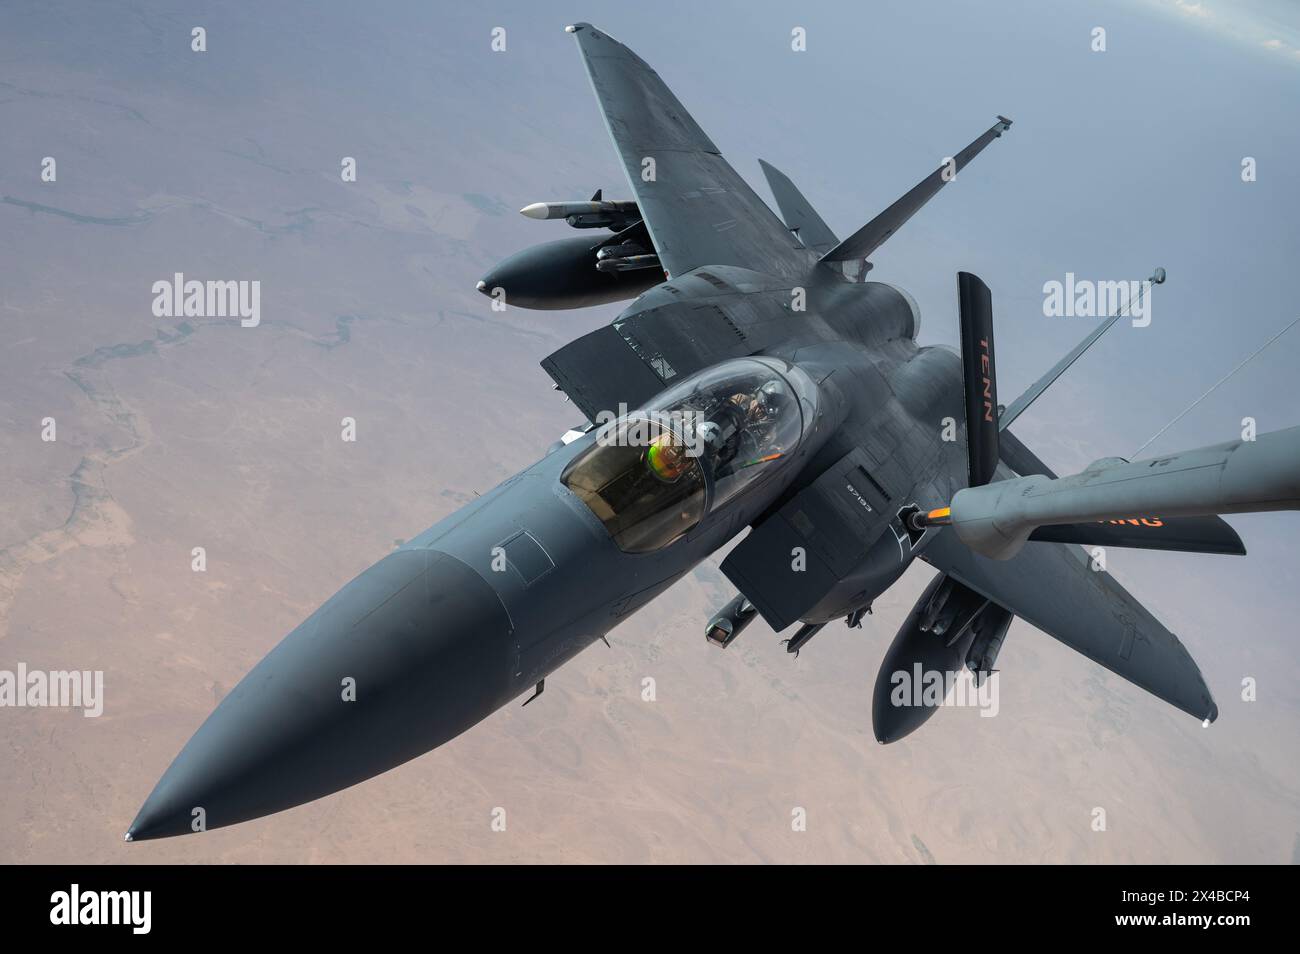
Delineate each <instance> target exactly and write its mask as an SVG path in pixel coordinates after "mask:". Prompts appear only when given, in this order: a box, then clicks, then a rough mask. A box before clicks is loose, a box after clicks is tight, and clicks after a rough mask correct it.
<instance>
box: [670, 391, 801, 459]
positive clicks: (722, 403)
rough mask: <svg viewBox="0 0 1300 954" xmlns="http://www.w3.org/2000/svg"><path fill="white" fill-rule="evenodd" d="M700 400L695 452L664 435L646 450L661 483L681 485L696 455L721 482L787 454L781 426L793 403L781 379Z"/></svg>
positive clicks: (705, 396) (685, 444) (694, 434)
mask: <svg viewBox="0 0 1300 954" xmlns="http://www.w3.org/2000/svg"><path fill="white" fill-rule="evenodd" d="M700 397H701V399H702V400H701V401H700V402H699V405H698V406H697V409H696V411H695V419H696V420H702V423H699V424H698V425H696V426H695V427H694V431H693V434H692V436H693V437H694V438H695V440H694V441H693V443H694V445H695V449H694V450H692V448H691V447H688V446H687V443H686V442H684V441H682V440H681V439H680V438H679V437H677V436H676V435H674V434H672V433H670V432H667V431H665V432H664V433H662V434H660V435H659V436H658V437H657V438H655V440H654V441H653V442H652V443H651V445H650V447H649V448H648V449H647V451H646V463H647V464H648V465H649V467H650V470H651V472H652V473H653V474H654V475H655V476H656V477H658V478H659V479H660V480H663V481H666V482H669V483H671V482H673V481H675V480H677V479H678V478H679V477H680V476H681V475H682V474H683V473H685V472H686V469H687V468H688V466H689V464H690V458H691V457H692V456H703V457H704V458H706V460H707V461H708V463H709V465H710V469H711V470H712V472H713V476H714V478H715V479H718V478H720V477H724V476H727V475H729V474H731V473H734V472H735V471H738V470H742V469H744V468H747V467H751V466H754V465H755V464H761V463H766V462H767V461H771V460H776V459H777V458H779V457H780V456H781V455H782V453H783V452H784V450H785V449H784V448H782V447H780V446H777V444H778V442H777V440H776V435H777V434H778V433H779V432H780V428H779V426H778V424H779V423H780V421H781V418H782V416H783V414H785V413H786V412H787V410H788V409H789V406H790V405H791V403H792V402H791V400H790V396H789V395H788V393H787V388H786V385H785V383H784V382H782V381H781V380H780V379H779V378H771V379H769V380H767V381H766V382H764V383H763V384H762V385H760V386H759V387H758V388H756V389H755V390H753V391H749V390H744V391H738V392H734V393H732V394H729V395H727V394H724V395H717V394H714V395H700ZM796 413H797V411H796Z"/></svg>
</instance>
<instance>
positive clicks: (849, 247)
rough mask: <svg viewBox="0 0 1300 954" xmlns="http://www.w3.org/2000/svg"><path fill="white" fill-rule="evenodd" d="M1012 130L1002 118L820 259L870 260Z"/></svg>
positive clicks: (1007, 121) (826, 260)
mask: <svg viewBox="0 0 1300 954" xmlns="http://www.w3.org/2000/svg"><path fill="white" fill-rule="evenodd" d="M1010 128H1011V120H1009V119H1007V118H1006V117H1005V116H999V117H998V121H997V122H996V123H995V124H994V125H993V126H992V128H990V129H989V131H988V132H986V133H985V134H984V135H982V136H980V137H979V138H978V139H976V140H975V141H974V142H973V143H971V144H970V145H969V146H967V147H966V148H965V149H963V150H962V151H961V152H959V153H957V155H955V156H953V157H952V161H951V162H945V163H944V164H943V165H941V166H940V167H939V168H938V169H936V170H934V172H932V173H930V174H929V175H928V176H926V177H925V178H924V179H922V180H921V181H920V182H918V183H917V184H916V185H915V186H913V187H912V190H911V191H910V192H908V193H907V194H906V195H904V196H903V197H902V198H901V199H899V200H898V201H897V202H895V203H894V204H893V205H891V206H890V207H889V208H887V209H885V211H884V212H881V213H880V214H879V215H877V216H876V217H875V218H874V219H872V220H871V221H870V222H868V223H867V224H866V225H864V226H862V228H860V229H858V230H857V231H856V232H854V233H853V234H852V235H850V236H849V237H848V238H846V239H845V240H844V241H843V242H841V243H840V244H839V245H836V246H835V247H834V248H833V249H831V250H830V251H829V252H827V253H826V254H825V255H823V256H822V257H821V260H822V261H823V262H848V261H853V260H855V259H860V258H868V257H869V256H870V255H871V253H872V252H874V251H875V250H876V249H878V248H880V246H881V245H883V244H884V242H885V240H886V239H887V238H889V237H890V236H891V235H893V234H894V233H895V232H897V231H898V229H899V228H900V227H901V226H902V224H903V223H904V222H906V221H907V220H908V219H910V218H911V217H912V216H913V215H915V214H916V213H917V212H918V211H919V210H920V208H921V206H923V205H925V204H926V203H927V202H929V201H930V199H932V198H933V197H934V194H935V193H936V192H938V191H939V190H940V189H942V188H943V187H944V186H945V185H947V184H948V183H949V182H950V181H951V180H952V179H954V178H955V177H956V175H957V173H959V172H961V171H962V169H964V168H966V164H967V163H969V162H970V161H971V160H972V159H974V158H975V157H976V156H978V155H979V154H980V152H982V151H983V149H984V147H985V146H987V145H988V144H989V143H991V142H992V141H993V140H994V139H997V138H998V137H999V136H1001V135H1002V134H1003V133H1004V132H1006V131H1007V130H1008V129H1010Z"/></svg>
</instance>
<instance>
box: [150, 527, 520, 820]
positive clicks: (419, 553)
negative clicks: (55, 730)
mask: <svg viewBox="0 0 1300 954" xmlns="http://www.w3.org/2000/svg"><path fill="white" fill-rule="evenodd" d="M510 637H511V627H510V620H509V617H508V616H507V615H506V612H505V609H504V607H503V606H502V605H501V601H500V599H499V598H498V597H497V594H496V593H495V591H493V589H492V588H491V587H490V586H488V584H487V583H486V582H484V580H483V579H482V578H481V577H480V576H479V575H478V574H476V573H475V572H474V571H473V570H471V569H470V568H469V567H467V566H466V565H465V564H463V563H461V562H460V561H459V560H456V559H454V558H452V557H450V556H447V555H445V554H442V553H439V552H437V551H430V550H418V549H411V550H399V551H397V552H395V553H391V554H389V555H388V556H387V557H385V558H384V559H383V560H381V561H380V562H379V563H377V564H375V565H374V566H372V567H371V568H370V569H368V570H366V571H365V572H364V573H362V574H361V575H360V576H358V577H357V578H356V579H355V580H353V581H352V582H351V583H349V584H348V585H347V586H345V587H344V588H343V589H342V590H340V591H339V592H338V593H337V594H335V595H334V596H333V597H332V598H331V599H330V600H329V601H328V602H327V603H326V604H325V605H324V606H322V607H321V608H320V609H319V610H317V611H316V612H315V613H314V614H312V616H311V617H309V618H308V619H307V620H306V622H304V623H303V624H302V625H301V626H299V627H298V628H297V629H295V630H294V631H293V632H291V633H290V634H289V635H288V636H286V637H285V638H284V640H283V641H282V642H281V643H280V644H279V645H278V646H277V647H276V648H275V649H274V650H272V651H271V653H270V654H268V655H267V657H266V658H265V659H263V660H262V661H261V662H260V663H258V664H257V666H256V667H254V669H253V670H252V672H250V673H249V674H248V675H247V676H245V677H244V679H243V680H242V681H241V682H240V683H239V685H238V686H236V687H235V689H234V690H233V691H232V692H231V693H230V694H229V695H228V696H227V697H226V698H225V699H224V700H222V702H221V704H220V705H219V706H218V707H217V709H216V711H215V712H213V713H212V715H211V716H209V717H208V720H207V721H206V722H205V723H204V724H203V725H202V726H201V727H200V728H199V730H198V732H196V733H195V734H194V737H193V738H192V739H190V741H189V742H188V743H187V744H186V746H185V748H184V749H183V750H182V751H181V753H180V755H178V756H177V757H176V760H175V761H174V762H173V763H172V765H171V767H170V768H169V769H168V770H167V772H166V774H164V775H163V777H162V779H161V780H160V781H159V782H158V785H157V786H156V787H155V788H154V791H153V793H152V794H151V795H150V796H149V798H148V799H147V800H146V802H145V804H144V807H143V808H141V809H140V813H139V814H138V815H137V816H136V819H135V821H134V822H133V823H132V825H131V828H130V830H129V831H128V832H127V840H128V841H140V840H144V839H149V838H161V837H166V836H168V835H178V834H184V833H186V832H190V831H202V830H205V829H207V828H218V827H221V826H223V825H231V824H234V823H236V822H241V821H246V820H248V819H250V818H257V817H259V816H262V815H268V814H271V813H272V812H277V811H281V810H283V809H286V808H290V807H292V806H294V805H300V804H302V803H304V802H308V801H311V800H312V799H315V798H320V797H322V796H324V795H328V794H330V793H331V792H336V791H338V790H339V789H342V788H346V787H347V786H349V785H353V784H355V783H357V782H360V781H362V780H364V779H367V778H370V777H371V776H373V775H377V774H379V773H380V772H383V771H386V770H388V769H390V768H393V767H394V766H396V765H400V764H401V763H403V762H405V761H407V760H409V759H412V758H415V757H416V756H418V755H420V754H422V753H424V752H427V751H429V750H430V749H432V748H434V747H436V746H438V745H441V744H442V743H443V742H446V741H447V740H448V739H450V738H452V737H453V736H456V735H459V734H460V733H461V732H463V731H464V730H465V729H467V728H469V727H470V726H471V725H473V724H474V723H476V722H478V721H479V720H480V719H482V718H484V717H485V716H487V715H488V714H490V713H491V712H492V711H494V710H495V709H496V708H498V707H499V706H500V705H501V704H502V703H504V702H505V701H507V699H508V698H509V696H510V695H511V691H512V690H511V681H510V676H511V648H510V647H511V639H510Z"/></svg>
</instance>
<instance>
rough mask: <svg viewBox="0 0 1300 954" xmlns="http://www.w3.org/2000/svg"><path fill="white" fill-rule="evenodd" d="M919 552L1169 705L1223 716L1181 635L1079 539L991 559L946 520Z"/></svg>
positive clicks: (1029, 547)
mask: <svg viewBox="0 0 1300 954" xmlns="http://www.w3.org/2000/svg"><path fill="white" fill-rule="evenodd" d="M921 558H922V559H924V560H925V561H926V562H927V563H930V564H931V565H933V566H934V567H936V568H937V569H940V570H942V571H943V572H945V573H948V574H950V575H952V576H954V577H956V578H957V579H958V580H959V581H961V582H962V583H964V584H965V585H966V586H968V587H970V588H971V589H972V590H975V591H976V592H978V593H980V594H981V595H983V596H986V597H988V598H989V599H990V600H992V601H993V602H995V603H998V604H999V605H1001V606H1003V607H1005V608H1006V609H1009V610H1011V611H1012V612H1013V613H1015V614H1016V615H1017V616H1019V617H1021V618H1022V619H1024V620H1026V621H1027V622H1029V623H1032V624H1033V625H1034V626H1037V627H1038V628H1039V629H1041V630H1042V631H1043V632H1045V633H1047V634H1048V635H1049V636H1052V637H1053V638H1055V639H1057V640H1060V641H1061V642H1063V643H1065V645H1067V646H1069V647H1070V648H1071V649H1074V650H1076V651H1078V652H1080V653H1083V655H1085V656H1087V657H1088V658H1089V659H1091V660H1093V661H1094V662H1096V663H1099V664H1100V665H1102V666H1104V667H1105V668H1107V669H1109V670H1110V671H1111V672H1113V673H1115V674H1116V675H1118V676H1122V677H1124V678H1125V679H1127V680H1128V681H1129V682H1131V683H1134V684H1135V685H1138V686H1141V687H1142V688H1143V689H1145V690H1146V691H1147V692H1149V693H1151V694H1152V695H1154V696H1158V697H1159V698H1161V699H1163V700H1164V701H1165V702H1168V703H1169V704H1170V705H1172V706H1176V707H1177V708H1179V709H1182V710H1183V711H1184V712H1186V713H1189V714H1190V715H1194V716H1196V717H1197V718H1198V719H1209V720H1210V721H1211V722H1213V721H1214V720H1215V719H1216V718H1218V715H1219V708H1218V706H1216V705H1215V703H1214V698H1213V697H1212V696H1211V695H1210V690H1209V687H1207V686H1206V685H1205V679H1204V678H1203V677H1202V676H1201V671H1200V669H1198V668H1197V666H1196V663H1195V662H1194V661H1193V660H1192V657H1191V655H1190V654H1189V653H1188V652H1187V650H1186V648H1184V646H1183V644H1182V643H1181V642H1179V641H1178V637H1177V636H1175V635H1174V634H1173V633H1171V632H1169V630H1167V629H1166V628H1165V627H1164V626H1163V625H1161V624H1160V622H1159V621H1158V620H1157V619H1156V618H1155V617H1154V616H1152V615H1151V613H1150V612H1149V611H1148V610H1147V609H1146V608H1145V607H1144V606H1142V604H1141V603H1139V602H1138V601H1137V600H1136V599H1134V598H1133V597H1132V596H1131V595H1129V593H1128V591H1127V590H1125V589H1124V587H1122V586H1120V585H1119V584H1118V583H1116V582H1115V579H1114V577H1112V576H1110V575H1109V574H1108V573H1105V572H1098V571H1094V570H1093V569H1092V568H1091V566H1090V565H1089V560H1088V555H1087V553H1086V552H1085V551H1084V550H1082V549H1080V548H1079V547H1076V546H1072V545H1069V544H1059V543H1031V544H1028V545H1026V546H1025V548H1024V549H1023V550H1021V551H1020V553H1018V554H1017V555H1016V556H1015V557H1013V558H1012V559H1010V560H991V559H989V558H988V557H983V556H980V555H979V554H977V553H975V552H974V551H972V550H970V549H968V548H967V547H966V546H965V545H963V544H962V542H961V541H960V540H958V539H957V535H956V534H955V533H952V532H951V529H950V528H945V529H944V530H942V531H941V532H940V533H939V534H938V535H937V536H936V537H935V538H934V540H933V541H932V542H931V543H930V545H929V546H928V547H927V548H926V549H925V551H924V552H923V553H922V554H921Z"/></svg>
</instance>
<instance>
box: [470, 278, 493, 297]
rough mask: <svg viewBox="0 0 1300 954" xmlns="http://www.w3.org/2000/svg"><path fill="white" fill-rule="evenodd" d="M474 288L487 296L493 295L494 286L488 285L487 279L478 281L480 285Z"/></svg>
mask: <svg viewBox="0 0 1300 954" xmlns="http://www.w3.org/2000/svg"><path fill="white" fill-rule="evenodd" d="M474 287H475V288H477V289H478V290H479V291H481V292H482V293H483V294H485V295H491V294H492V286H491V285H490V284H489V283H488V280H487V279H486V278H480V279H479V280H478V284H477V285H475V286H474Z"/></svg>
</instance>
